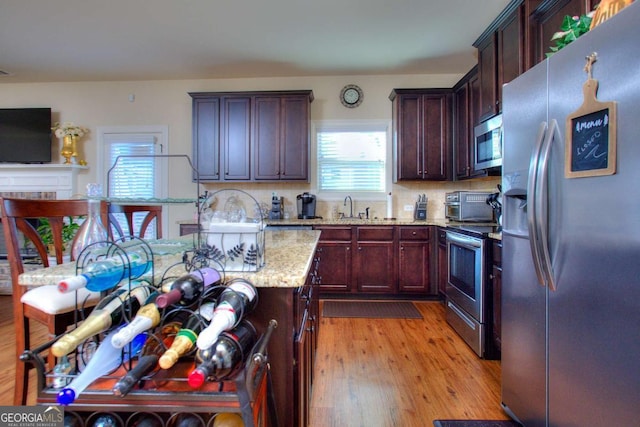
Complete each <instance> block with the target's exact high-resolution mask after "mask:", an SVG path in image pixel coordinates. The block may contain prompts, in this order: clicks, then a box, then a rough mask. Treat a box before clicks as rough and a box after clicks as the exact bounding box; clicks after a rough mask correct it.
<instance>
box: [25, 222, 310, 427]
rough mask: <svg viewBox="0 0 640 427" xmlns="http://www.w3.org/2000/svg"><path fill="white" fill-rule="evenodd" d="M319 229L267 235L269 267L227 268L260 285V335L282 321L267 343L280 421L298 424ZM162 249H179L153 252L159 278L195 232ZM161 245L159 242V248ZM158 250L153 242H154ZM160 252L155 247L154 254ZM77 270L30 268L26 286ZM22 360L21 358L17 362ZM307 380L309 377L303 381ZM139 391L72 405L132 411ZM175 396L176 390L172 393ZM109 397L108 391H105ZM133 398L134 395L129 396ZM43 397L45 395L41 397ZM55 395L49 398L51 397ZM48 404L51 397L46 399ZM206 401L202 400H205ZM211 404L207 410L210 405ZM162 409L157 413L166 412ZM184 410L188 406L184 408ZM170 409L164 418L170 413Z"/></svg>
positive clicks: (256, 321)
mask: <svg viewBox="0 0 640 427" xmlns="http://www.w3.org/2000/svg"><path fill="white" fill-rule="evenodd" d="M319 235H320V233H319V232H318V231H313V230H282V231H267V232H266V233H265V258H266V264H265V266H264V267H263V268H262V269H261V270H259V271H257V272H226V274H225V279H227V280H231V279H234V278H243V279H246V280H248V281H250V282H251V283H253V284H254V285H255V286H256V287H257V289H258V306H257V309H256V310H255V311H254V312H253V313H251V314H250V315H249V320H250V321H251V322H252V323H253V325H254V326H255V327H256V329H257V330H258V333H259V334H263V333H264V332H265V331H266V327H267V325H268V323H269V321H270V320H271V319H275V320H276V321H277V322H278V326H277V328H276V329H275V330H274V332H273V334H272V336H271V339H270V341H269V347H268V358H269V364H270V369H271V377H272V382H273V394H274V399H275V406H276V408H277V416H278V419H279V425H281V426H292V427H293V426H298V425H300V424H299V423H298V421H297V420H298V419H306V418H307V417H308V415H305V413H306V411H308V409H307V408H306V407H304V406H302V407H301V406H300V405H302V404H303V403H304V402H308V399H309V396H310V389H311V385H312V384H311V382H312V378H313V377H312V375H311V372H312V364H313V359H314V357H315V345H316V343H317V336H316V334H317V333H318V327H319V322H318V303H317V298H318V292H317V289H316V287H317V284H318V282H317V272H316V269H317V265H318V262H317V256H316V248H317V244H318V239H319ZM161 242H162V243H161V244H160V243H159V244H160V246H159V247H162V248H166V247H167V246H171V247H172V248H174V250H173V251H172V252H173V253H172V254H163V255H154V278H155V280H154V281H155V282H158V283H159V281H160V279H161V277H162V275H163V274H164V272H165V271H166V270H167V268H169V267H172V266H175V265H176V264H179V263H180V262H181V260H182V253H183V251H182V250H181V249H183V248H185V247H189V244H190V242H192V237H191V236H184V237H182V238H180V239H176V240H172V241H169V242H168V243H167V242H166V241H161ZM156 247H157V248H158V246H156ZM151 248H152V249H153V248H154V244H151ZM156 253H160V251H155V250H154V254H156ZM74 274H75V265H74V264H73V263H67V264H62V265H58V266H53V267H49V268H46V269H39V270H34V271H28V272H25V273H24V274H22V275H21V276H20V283H21V284H22V285H25V286H26V285H29V286H38V285H43V284H48V283H56V282H57V281H59V280H62V279H64V278H67V277H69V276H72V275H74ZM18 363H22V362H18ZM303 379H304V380H303ZM138 392H139V391H138V390H133V391H132V392H130V395H131V397H127V396H125V397H115V396H106V397H104V396H102V397H99V399H101V401H102V403H98V404H96V403H93V402H95V400H93V401H92V400H91V399H89V396H90V395H91V393H90V391H86V392H85V393H83V395H85V396H86V400H84V399H83V397H82V396H83V395H80V398H79V399H78V400H77V401H76V402H75V403H73V404H72V405H70V406H69V407H67V409H68V410H69V411H75V410H78V411H83V410H85V409H86V410H90V411H93V410H98V409H100V410H106V409H105V408H108V410H109V411H112V412H122V413H130V412H131V411H135V410H136V405H132V404H130V401H129V400H128V399H136V396H137V393H138ZM169 393H170V394H171V392H170V391H169ZM102 394H103V395H104V393H102ZM128 396H129V395H128ZM169 398H170V399H171V400H172V401H173V404H172V405H167V407H166V409H165V412H173V411H174V410H175V411H177V412H180V411H181V410H179V409H177V408H179V407H180V405H181V401H182V402H183V403H184V402H187V401H188V400H189V399H190V398H189V393H185V394H177V395H173V394H172V395H171V396H170V397H169ZM39 399H42V398H41V397H39ZM49 399H50V398H49ZM41 401H42V402H43V403H44V402H45V401H46V399H44V400H41ZM199 401H200V402H201V401H202V399H201V398H200V399H199ZM216 404H217V403H216V397H215V395H212V396H211V398H210V400H209V403H206V399H205V403H197V404H196V403H193V402H188V403H184V405H183V406H184V407H185V408H191V409H188V410H189V411H191V412H194V413H198V412H201V413H204V412H207V413H211V412H215V407H216ZM207 408H208V409H207ZM162 411H163V409H162V408H158V409H157V412H162ZM182 411H184V409H183V410H182ZM169 415H170V414H169V413H167V414H165V416H167V417H168V416H169Z"/></svg>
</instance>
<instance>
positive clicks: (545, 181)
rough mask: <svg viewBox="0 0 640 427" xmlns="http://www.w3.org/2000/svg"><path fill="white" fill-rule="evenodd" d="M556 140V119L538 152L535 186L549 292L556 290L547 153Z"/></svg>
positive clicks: (558, 133) (558, 134) (543, 268)
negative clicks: (552, 258)
mask: <svg viewBox="0 0 640 427" xmlns="http://www.w3.org/2000/svg"><path fill="white" fill-rule="evenodd" d="M556 138H558V140H559V138H560V129H559V127H558V122H557V121H556V119H553V120H551V123H550V127H549V130H548V132H547V137H546V138H545V140H544V142H543V145H542V149H541V151H540V164H539V170H538V174H539V175H538V184H536V191H537V192H536V194H535V197H536V199H537V200H536V202H535V204H536V210H537V213H536V220H537V222H538V229H539V233H538V235H539V236H540V240H539V245H540V257H541V265H542V271H543V273H544V275H545V278H546V282H547V286H548V287H549V289H550V290H552V291H555V290H556V283H555V279H554V275H553V267H552V265H551V252H550V250H549V187H548V185H549V172H548V169H549V153H550V151H551V144H553V141H555V140H556Z"/></svg>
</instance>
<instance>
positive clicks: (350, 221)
mask: <svg viewBox="0 0 640 427" xmlns="http://www.w3.org/2000/svg"><path fill="white" fill-rule="evenodd" d="M265 223H266V224H267V225H268V226H274V227H278V226H287V225H292V226H305V225H307V226H308V225H312V226H313V225H416V226H426V225H439V226H445V225H446V224H447V222H446V221H445V220H444V219H440V220H429V219H427V220H424V221H418V220H414V219H408V218H407V219H403V218H397V219H383V218H375V219H359V218H345V219H329V218H327V219H323V218H314V219H297V218H291V219H268V220H265Z"/></svg>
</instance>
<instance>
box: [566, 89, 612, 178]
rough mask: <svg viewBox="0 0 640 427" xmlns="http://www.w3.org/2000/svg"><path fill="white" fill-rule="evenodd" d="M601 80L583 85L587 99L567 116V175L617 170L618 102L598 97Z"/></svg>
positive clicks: (571, 176) (596, 173)
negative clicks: (600, 99)
mask: <svg viewBox="0 0 640 427" xmlns="http://www.w3.org/2000/svg"><path fill="white" fill-rule="evenodd" d="M597 90H598V81H597V80H593V79H588V80H587V82H586V83H585V84H584V87H583V91H584V102H583V103H582V105H581V106H580V108H578V110H576V111H574V112H573V113H572V114H569V116H567V119H566V145H565V168H564V174H565V176H566V177H567V178H580V177H587V176H599V175H613V174H614V173H615V172H616V151H617V150H616V148H617V147H616V131H617V126H616V107H617V105H616V103H615V102H614V101H609V102H600V101H598V100H597V99H596V91H597Z"/></svg>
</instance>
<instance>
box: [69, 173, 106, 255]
mask: <svg viewBox="0 0 640 427" xmlns="http://www.w3.org/2000/svg"><path fill="white" fill-rule="evenodd" d="M100 197H102V186H101V185H100V184H95V183H90V184H87V205H88V215H87V219H86V220H85V221H84V222H83V223H82V225H81V226H80V229H79V230H78V233H77V234H76V237H75V240H74V243H73V246H72V247H71V256H72V257H73V259H75V260H77V259H78V256H79V255H80V252H82V250H83V249H84V248H86V247H87V246H89V245H95V247H96V248H97V247H98V244H100V243H103V246H106V245H107V238H108V236H107V229H106V228H105V226H104V224H103V223H102V218H101V216H100Z"/></svg>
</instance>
